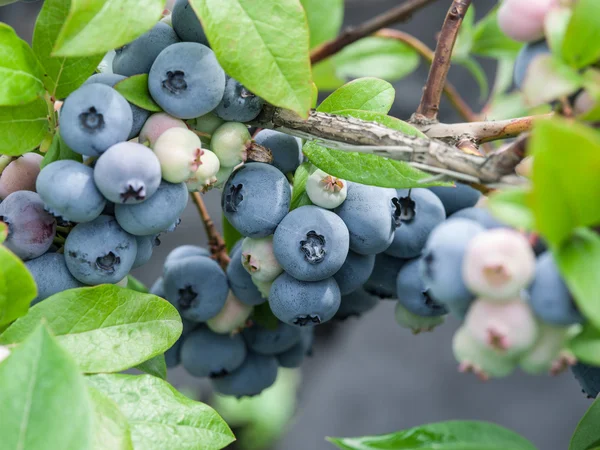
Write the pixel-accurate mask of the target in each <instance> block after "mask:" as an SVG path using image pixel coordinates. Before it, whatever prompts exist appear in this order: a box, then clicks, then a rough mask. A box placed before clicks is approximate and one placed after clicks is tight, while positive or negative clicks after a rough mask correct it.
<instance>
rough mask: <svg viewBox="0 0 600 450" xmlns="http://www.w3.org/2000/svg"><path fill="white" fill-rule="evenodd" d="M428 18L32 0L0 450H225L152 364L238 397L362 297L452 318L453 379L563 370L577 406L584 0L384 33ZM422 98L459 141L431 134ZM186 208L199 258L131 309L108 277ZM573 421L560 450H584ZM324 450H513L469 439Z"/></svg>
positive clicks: (0, 67) (267, 3)
mask: <svg viewBox="0 0 600 450" xmlns="http://www.w3.org/2000/svg"><path fill="white" fill-rule="evenodd" d="M11 2H12V1H11V0H3V1H0V4H7V3H11ZM433 3H436V1H435V0H405V1H403V2H399V4H398V6H397V7H396V8H394V9H392V10H390V11H388V12H386V13H384V14H382V15H381V16H377V17H374V18H371V19H369V20H367V21H366V22H365V23H364V24H362V25H360V26H358V27H355V28H352V29H348V30H344V31H342V30H341V23H342V17H343V8H344V5H343V1H342V0H330V1H314V0H261V1H254V0H177V1H175V2H168V3H167V4H166V2H165V0H135V1H132V0H90V1H87V2H82V1H79V0H46V1H45V2H44V4H43V7H42V9H41V12H40V14H39V16H38V18H37V21H36V24H35V30H34V34H33V41H32V45H31V46H29V45H28V44H27V43H26V42H25V41H23V40H22V39H21V38H19V37H18V36H17V34H16V33H15V31H14V30H13V29H12V28H11V27H10V26H8V25H6V24H3V23H0V74H1V77H0V200H1V201H0V243H1V244H2V245H1V246H0V417H1V418H2V419H1V420H0V441H1V447H2V448H3V449H7V450H9V449H10V450H12V449H20V450H38V449H61V450H88V449H95V450H99V449H111V450H127V449H136V450H142V449H143V450H153V449H157V450H164V449H170V450H176V449H220V448H224V447H226V446H228V445H229V444H230V443H232V442H233V441H234V440H235V437H234V435H233V433H232V431H231V429H230V428H229V426H228V425H227V423H226V422H225V421H224V420H223V419H222V418H221V417H220V416H219V415H218V414H217V412H216V411H215V410H213V409H212V408H211V407H210V406H208V405H205V404H203V403H200V402H196V401H193V400H191V399H188V398H187V397H185V396H184V395H183V394H182V393H180V392H178V391H177V390H176V389H175V388H173V387H172V386H171V385H170V384H169V383H168V382H167V381H166V377H167V368H168V367H169V368H171V367H175V366H177V365H182V366H183V367H184V368H185V370H186V371H187V372H188V373H189V374H191V375H193V376H195V377H199V378H208V379H210V381H211V384H212V387H213V389H214V390H215V391H216V392H218V393H220V394H221V395H223V396H232V397H238V398H239V397H252V396H256V395H258V394H260V393H261V392H263V391H264V390H265V389H267V388H268V387H270V386H272V385H273V384H274V383H275V381H276V379H277V378H278V373H280V368H297V367H299V366H300V365H301V364H302V361H303V360H304V358H305V357H306V356H307V355H310V353H311V350H312V345H313V343H312V342H313V331H314V327H315V326H319V325H320V324H322V323H324V322H327V321H333V320H345V319H347V318H348V317H351V316H360V315H362V314H364V313H367V312H368V311H369V310H371V309H372V308H374V307H375V306H376V305H377V304H378V303H379V302H380V301H382V299H389V300H393V301H395V302H396V303H395V304H396V310H395V311H396V314H395V316H396V317H395V318H396V321H397V322H398V324H399V326H401V327H404V328H407V329H409V330H412V331H413V332H414V333H415V334H418V333H420V332H424V331H432V330H433V329H434V328H435V327H437V326H438V325H440V324H441V323H443V322H444V319H445V317H446V316H447V315H448V314H453V315H456V316H457V317H458V318H460V319H461V320H462V325H461V327H460V328H459V329H458V330H457V332H456V334H455V336H454V340H453V343H452V351H453V352H454V356H455V358H456V360H457V364H458V368H459V370H461V371H463V372H472V373H473V374H475V375H476V376H477V377H478V378H480V379H482V380H488V379H491V378H500V377H505V376H508V375H510V374H511V373H513V372H514V371H515V370H516V369H517V368H521V369H522V370H524V371H525V372H527V373H529V374H531V375H537V374H543V373H549V372H550V373H553V374H556V373H559V372H562V371H564V370H569V369H570V370H571V371H572V372H573V374H574V376H575V378H576V379H577V380H578V381H579V383H580V385H581V388H582V390H583V392H584V394H585V395H587V396H589V397H590V398H596V397H597V396H598V393H599V391H600V351H599V348H600V281H598V280H599V279H598V275H599V274H600V236H599V232H600V207H598V205H599V202H600V134H599V133H598V124H599V123H600V69H599V68H600V2H598V1H597V0H531V1H523V0H503V1H501V2H500V3H499V5H498V6H497V7H495V8H494V9H493V10H492V11H491V12H490V13H489V14H488V15H486V16H485V17H483V18H482V19H481V20H479V21H475V19H474V18H475V14H474V5H471V3H472V2H471V0H454V1H451V0H445V1H441V0H440V1H438V2H437V3H438V7H440V8H444V9H446V8H448V13H447V15H446V19H445V21H444V23H443V24H442V25H441V28H440V31H439V34H438V43H437V46H436V48H435V50H433V49H429V48H428V47H427V46H426V45H425V44H423V43H422V42H420V41H419V40H417V39H416V38H415V37H413V36H411V35H409V34H407V33H405V32H402V31H399V30H396V29H391V28H386V27H388V26H390V25H393V24H395V23H398V22H402V21H404V20H406V19H408V18H409V17H410V15H412V14H414V13H417V12H418V11H419V10H420V9H421V8H423V7H424V6H427V5H429V4H433ZM477 58H491V59H494V60H496V61H497V73H496V77H495V80H493V84H492V88H490V87H489V83H488V80H487V78H486V75H485V73H484V72H483V70H482V69H481V66H480V65H479V62H478V60H477ZM422 61H423V62H425V63H427V64H429V65H430V71H429V76H428V79H427V80H426V81H424V89H423V95H422V99H421V102H420V104H419V105H415V113H414V114H413V115H412V117H410V118H407V120H406V121H403V120H400V119H398V118H395V117H392V116H389V115H388V113H389V111H390V109H391V107H392V104H393V102H394V98H395V90H394V88H393V87H392V85H391V84H390V82H395V81H398V80H400V79H402V78H403V77H405V76H406V75H408V74H410V73H411V72H413V71H414V70H415V69H416V68H417V66H418V65H419V64H420V63H421V62H422ZM451 63H453V64H458V65H462V66H464V67H465V68H466V69H467V70H468V71H469V72H470V73H471V75H472V76H473V78H474V80H475V81H476V83H477V85H478V87H479V89H480V91H481V95H482V98H486V99H487V103H486V105H485V107H484V108H483V110H482V111H480V112H475V111H473V110H472V109H471V108H470V106H469V105H468V104H467V103H466V102H465V101H464V100H463V99H462V98H461V95H460V93H459V92H458V90H457V89H456V88H455V87H454V86H452V85H451V84H450V83H449V82H448V81H447V80H446V77H447V74H448V71H449V69H450V65H451ZM400 85H401V84H400ZM322 92H331V93H330V94H329V95H320V93H322ZM442 96H445V98H447V101H449V102H450V103H451V104H452V105H453V106H454V107H455V108H456V109H457V111H458V113H459V114H460V115H461V116H462V117H463V119H464V121H463V122H461V123H451V124H450V123H441V122H440V121H439V120H438V117H437V116H438V110H439V105H440V101H442ZM211 189H219V190H221V192H222V200H221V209H222V211H221V212H220V213H222V214H223V217H224V221H223V222H224V229H223V230H222V232H219V231H218V230H217V229H216V228H215V226H214V223H213V221H212V219H211V218H210V215H209V212H208V211H207V209H206V207H205V205H204V202H203V199H202V194H203V193H205V192H207V191H208V190H211ZM189 198H191V199H192V201H193V202H194V203H195V205H196V206H197V209H198V211H199V213H200V221H199V223H202V224H203V225H204V228H205V230H206V232H207V235H208V238H209V243H210V245H209V248H202V247H200V246H196V245H194V243H190V245H185V246H181V247H178V248H176V249H175V250H173V251H172V252H171V253H170V254H169V256H168V257H167V259H166V260H165V261H164V262H163V267H164V270H163V276H162V277H160V278H159V279H158V280H156V282H155V283H154V285H153V286H151V288H150V289H147V288H146V287H145V286H143V285H142V284H141V283H140V282H139V281H137V280H136V279H135V278H133V277H132V276H131V275H130V271H131V270H132V269H133V268H137V267H142V266H144V265H145V264H147V263H148V261H149V260H150V259H151V258H152V252H153V248H154V247H155V246H156V245H158V244H159V243H160V240H159V236H160V235H161V234H162V233H167V232H173V231H175V229H176V227H177V225H178V223H179V221H180V219H179V217H180V215H181V214H182V212H183V210H184V208H185V207H186V205H187V203H188V200H189ZM128 369H138V371H141V372H144V374H141V375H134V374H131V372H127V373H122V372H124V371H126V370H128ZM575 394H576V393H574V395H575ZM599 414H600V403H598V401H596V402H595V403H593V404H592V406H591V407H590V409H589V411H588V412H587V413H586V415H585V416H584V417H583V418H582V419H581V422H580V424H579V426H578V427H577V429H576V430H575V431H574V434H573V437H572V439H571V444H570V450H591V449H593V448H600V423H599V421H600V416H599ZM330 441H331V443H332V444H334V445H336V446H338V447H340V448H342V449H376V448H377V449H400V448H403V449H417V448H436V449H459V448H473V449H474V448H477V449H507V450H526V449H533V448H534V447H533V445H532V444H531V443H530V442H528V441H527V440H526V439H524V438H523V437H520V436H519V435H517V434H515V433H513V432H512V431H509V430H506V429H504V428H501V427H499V426H496V425H494V424H490V423H485V422H477V421H453V422H443V423H435V424H430V425H424V426H421V427H417V428H414V429H410V430H404V431H399V432H397V433H394V434H390V435H384V436H370V437H359V438H330Z"/></svg>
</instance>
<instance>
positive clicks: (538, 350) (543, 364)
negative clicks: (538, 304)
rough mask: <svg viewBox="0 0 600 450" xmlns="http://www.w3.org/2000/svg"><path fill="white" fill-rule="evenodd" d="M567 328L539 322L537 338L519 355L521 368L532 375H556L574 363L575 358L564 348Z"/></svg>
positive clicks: (567, 333)
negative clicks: (525, 351)
mask: <svg viewBox="0 0 600 450" xmlns="http://www.w3.org/2000/svg"><path fill="white" fill-rule="evenodd" d="M569 329H570V327H557V326H552V325H547V324H544V323H542V322H539V323H538V330H539V331H538V338H537V340H536V342H535V344H534V345H533V347H532V348H531V349H529V351H527V353H525V354H524V355H523V356H522V357H521V359H520V361H519V364H520V366H521V369H523V370H524V371H525V372H527V373H529V374H532V375H540V374H543V373H551V374H552V375H556V374H558V373H560V372H562V371H564V370H565V369H567V368H568V367H569V366H572V365H574V364H575V363H576V362H577V360H576V358H575V357H574V356H573V354H571V352H569V351H568V350H567V349H566V344H567V339H568V337H569Z"/></svg>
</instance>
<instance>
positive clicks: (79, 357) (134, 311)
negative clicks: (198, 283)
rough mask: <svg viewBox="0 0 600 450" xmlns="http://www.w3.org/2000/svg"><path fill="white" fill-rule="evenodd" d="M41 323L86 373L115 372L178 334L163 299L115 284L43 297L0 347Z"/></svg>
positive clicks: (173, 316) (171, 309)
mask: <svg viewBox="0 0 600 450" xmlns="http://www.w3.org/2000/svg"><path fill="white" fill-rule="evenodd" d="M43 319H45V320H46V321H47V323H48V327H49V328H50V329H51V330H52V331H53V333H54V334H55V335H56V336H57V339H58V341H59V342H60V343H61V344H62V345H63V346H64V347H65V348H66V349H67V350H68V351H69V352H70V353H71V354H72V355H73V357H74V358H75V360H76V361H77V363H78V364H79V367H80V368H81V370H82V371H84V372H90V373H96V372H117V371H120V370H125V369H129V368H131V367H133V366H136V365H137V364H140V363H143V362H144V361H147V360H148V359H150V358H152V357H154V356H156V355H159V354H161V353H164V352H165V351H166V350H167V349H169V348H170V347H171V346H172V345H173V344H174V343H175V341H176V340H177V338H179V336H180V335H181V330H182V325H181V318H180V316H179V313H178V312H177V310H176V309H175V307H173V305H171V304H170V303H169V302H167V301H166V300H164V299H162V298H159V297H156V296H154V295H149V294H141V293H139V292H135V291H131V290H129V289H123V288H120V287H118V286H114V285H101V286H96V287H90V288H80V289H71V290H68V291H64V292H61V293H59V294H56V295H53V296H52V297H50V298H47V299H46V300H44V301H43V302H40V303H38V304H36V305H35V306H34V307H33V308H31V309H30V311H29V314H27V315H26V316H25V317H22V318H21V319H19V320H17V321H16V322H15V323H13V324H12V325H11V326H10V327H9V328H8V329H7V330H6V331H5V332H4V333H3V334H2V335H0V342H1V343H3V344H12V343H15V342H21V341H22V340H24V339H25V338H26V336H27V335H29V334H30V333H31V332H32V330H33V329H34V328H35V327H36V326H37V324H38V323H39V322H40V321H41V320H43Z"/></svg>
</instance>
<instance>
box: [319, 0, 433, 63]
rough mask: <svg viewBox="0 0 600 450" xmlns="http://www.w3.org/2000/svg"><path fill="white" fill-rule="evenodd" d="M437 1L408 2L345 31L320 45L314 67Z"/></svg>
mask: <svg viewBox="0 0 600 450" xmlns="http://www.w3.org/2000/svg"><path fill="white" fill-rule="evenodd" d="M435 1H436V0H406V1H405V2H404V3H402V4H401V5H399V6H397V7H396V8H393V9H390V10H389V11H387V12H385V13H383V14H381V15H379V16H377V17H374V18H372V19H371V20H368V21H366V22H364V23H363V24H362V25H359V26H357V27H355V28H347V29H345V30H344V31H343V32H342V33H341V34H340V35H339V36H338V37H336V38H335V39H332V40H330V41H327V42H324V43H323V44H321V45H319V46H318V47H316V48H315V49H313V51H312V52H311V54H310V61H311V63H312V64H313V65H314V64H316V63H318V62H319V61H322V60H324V59H326V58H329V57H330V56H332V55H335V54H336V53H337V52H339V51H340V50H342V49H343V48H345V47H346V46H348V45H350V44H352V43H353V42H356V41H358V40H359V39H362V38H364V37H366V36H370V35H371V34H373V33H375V32H376V31H378V30H380V29H382V28H385V27H388V26H390V25H393V24H395V23H398V22H403V21H405V20H407V19H409V18H410V17H411V16H412V14H413V13H414V12H416V11H417V10H419V9H421V8H423V7H424V6H427V5H428V4H430V3H433V2H435Z"/></svg>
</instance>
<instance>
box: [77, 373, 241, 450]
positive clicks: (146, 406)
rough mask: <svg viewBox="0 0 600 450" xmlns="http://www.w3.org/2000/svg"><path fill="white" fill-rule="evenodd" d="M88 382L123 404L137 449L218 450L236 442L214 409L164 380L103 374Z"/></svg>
mask: <svg viewBox="0 0 600 450" xmlns="http://www.w3.org/2000/svg"><path fill="white" fill-rule="evenodd" d="M87 381H88V383H89V385H91V386H93V387H94V388H96V389H98V390H99V391H101V392H103V393H104V394H105V395H107V396H108V397H109V398H110V399H112V400H113V401H114V402H116V403H117V405H119V408H120V409H121V411H122V412H123V414H124V415H125V417H126V418H127V420H129V424H130V427H131V438H132V440H133V445H134V448H139V449H144V450H165V449H178V450H180V449H181V450H217V449H221V448H223V447H225V446H227V445H228V444H230V443H231V442H233V441H234V440H235V438H234V436H233V433H232V432H231V430H230V429H229V427H228V426H227V424H226V423H225V422H224V421H223V419H221V417H220V416H219V415H218V414H217V413H216V412H215V411H214V410H213V409H212V408H211V407H210V406H208V405H205V404H203V403H199V402H195V401H193V400H190V399H189V398H187V397H184V396H183V395H182V394H180V393H179V392H177V391H176V390H175V389H174V388H173V387H172V386H171V385H170V384H169V383H167V382H166V381H163V380H161V379H160V378H156V377H152V376H149V375H138V376H133V375H116V374H113V375H104V374H103V375H94V376H89V377H87Z"/></svg>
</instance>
